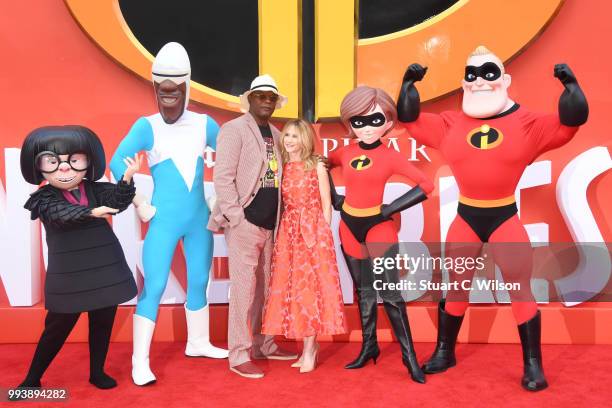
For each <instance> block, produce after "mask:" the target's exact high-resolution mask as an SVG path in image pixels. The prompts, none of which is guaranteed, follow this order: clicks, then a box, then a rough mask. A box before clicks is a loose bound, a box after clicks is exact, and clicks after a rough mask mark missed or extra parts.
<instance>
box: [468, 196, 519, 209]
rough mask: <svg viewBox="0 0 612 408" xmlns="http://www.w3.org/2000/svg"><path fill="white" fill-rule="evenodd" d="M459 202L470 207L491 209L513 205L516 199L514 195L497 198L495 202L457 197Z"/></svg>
mask: <svg viewBox="0 0 612 408" xmlns="http://www.w3.org/2000/svg"><path fill="white" fill-rule="evenodd" d="M459 202H460V203H463V204H465V205H470V206H472V207H481V208H491V207H503V206H504V205H510V204H514V203H515V202H516V199H515V198H514V195H511V196H508V197H504V198H498V199H496V200H475V199H473V198H468V197H465V196H462V195H460V196H459Z"/></svg>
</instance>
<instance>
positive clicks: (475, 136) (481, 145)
mask: <svg viewBox="0 0 612 408" xmlns="http://www.w3.org/2000/svg"><path fill="white" fill-rule="evenodd" d="M466 140H467V142H468V144H469V145H470V146H472V147H474V148H476V149H480V150H488V149H494V148H496V147H497V146H499V145H500V144H501V143H502V141H503V140H504V134H503V133H502V132H501V130H499V129H495V128H494V127H491V126H489V125H482V126H480V127H477V128H476V129H474V130H472V131H470V132H469V133H468V135H467V138H466Z"/></svg>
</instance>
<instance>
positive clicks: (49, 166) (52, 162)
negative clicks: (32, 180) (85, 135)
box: [35, 152, 89, 173]
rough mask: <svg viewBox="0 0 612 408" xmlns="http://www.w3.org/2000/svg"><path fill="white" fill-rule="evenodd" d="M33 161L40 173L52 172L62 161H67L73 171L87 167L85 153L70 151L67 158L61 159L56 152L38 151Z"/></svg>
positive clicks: (87, 161) (83, 169) (87, 160)
mask: <svg viewBox="0 0 612 408" xmlns="http://www.w3.org/2000/svg"><path fill="white" fill-rule="evenodd" d="M35 163H36V168H37V169H38V170H39V171H40V172H41V173H53V172H55V171H56V170H57V169H58V168H59V166H60V165H61V164H62V163H68V165H69V166H70V168H71V169H72V170H74V171H85V170H87V167H89V159H88V158H87V155H86V154H85V153H72V154H71V155H70V156H68V160H62V159H60V157H59V155H58V154H57V153H54V152H40V153H38V155H36V159H35Z"/></svg>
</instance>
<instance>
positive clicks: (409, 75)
mask: <svg viewBox="0 0 612 408" xmlns="http://www.w3.org/2000/svg"><path fill="white" fill-rule="evenodd" d="M426 73H427V67H424V66H422V65H421V64H410V66H409V67H408V69H406V72H405V73H404V79H403V80H402V81H403V82H407V81H411V82H412V83H415V82H418V81H421V80H422V79H423V77H424V76H425V74H426Z"/></svg>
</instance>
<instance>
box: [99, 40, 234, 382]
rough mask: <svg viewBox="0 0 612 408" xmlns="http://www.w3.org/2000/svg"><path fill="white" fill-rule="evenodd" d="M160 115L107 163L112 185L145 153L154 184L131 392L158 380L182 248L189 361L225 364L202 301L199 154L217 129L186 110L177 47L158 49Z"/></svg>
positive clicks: (186, 71) (206, 237) (182, 55)
mask: <svg viewBox="0 0 612 408" xmlns="http://www.w3.org/2000/svg"><path fill="white" fill-rule="evenodd" d="M152 71H153V72H152V76H153V85H154V89H155V95H156V98H157V104H158V108H159V112H158V113H156V114H154V115H151V116H146V117H141V118H140V119H138V120H137V121H136V122H135V123H134V125H133V126H132V128H131V129H130V131H129V133H128V134H127V135H126V136H125V138H124V139H123V141H122V142H121V143H120V144H119V147H118V148H117V151H116V152H115V154H114V155H113V158H112V160H111V163H110V167H111V170H112V172H113V175H114V176H115V178H120V177H121V175H122V174H123V173H124V172H125V164H124V163H123V159H124V158H125V157H130V156H133V155H134V154H135V153H136V152H140V151H143V150H144V151H145V152H146V155H147V161H148V164H149V168H150V170H151V176H152V177H153V184H154V190H153V197H152V200H151V204H152V206H153V207H154V208H155V215H154V216H153V218H152V219H151V222H150V225H149V229H148V231H147V234H146V237H145V239H144V247H143V255H142V258H143V266H144V287H143V290H142V293H141V294H140V297H139V298H138V305H137V307H136V313H135V314H134V317H133V319H134V322H133V324H134V326H133V331H134V350H133V354H132V379H133V381H134V383H135V384H136V385H146V384H150V383H152V382H154V381H155V379H156V378H155V375H154V374H153V372H152V371H151V369H150V366H149V349H150V346H151V339H152V337H153V331H154V329H155V321H156V319H157V312H158V309H159V303H160V300H161V297H162V294H163V293H164V289H165V288H166V284H167V281H168V276H169V273H170V266H171V263H172V257H173V255H174V251H175V249H176V247H177V245H178V243H179V241H180V240H182V241H183V248H184V252H185V261H186V265H187V302H186V304H185V315H186V319H187V346H186V349H185V354H186V355H187V356H191V357H212V358H227V350H223V349H220V348H217V347H214V346H213V345H212V344H211V343H210V337H209V307H208V303H207V300H206V288H207V286H208V279H209V271H210V267H211V262H212V253H213V237H212V233H211V232H210V231H208V230H207V229H206V224H207V223H208V217H209V213H210V211H209V209H208V207H207V205H206V201H205V198H204V159H203V155H204V151H205V149H206V146H210V147H212V148H213V149H214V148H215V147H216V137H217V132H218V129H219V127H218V125H217V123H215V121H214V120H213V119H212V118H211V117H210V116H208V115H203V114H198V113H195V112H191V111H189V110H187V109H186V107H187V103H188V101H189V79H190V75H191V66H190V63H189V57H188V55H187V51H185V49H184V48H183V46H182V45H180V44H178V43H174V42H171V43H168V44H166V45H164V46H163V47H162V49H161V50H160V51H159V53H158V54H157V56H156V57H155V61H154V62H153V68H152Z"/></svg>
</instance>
